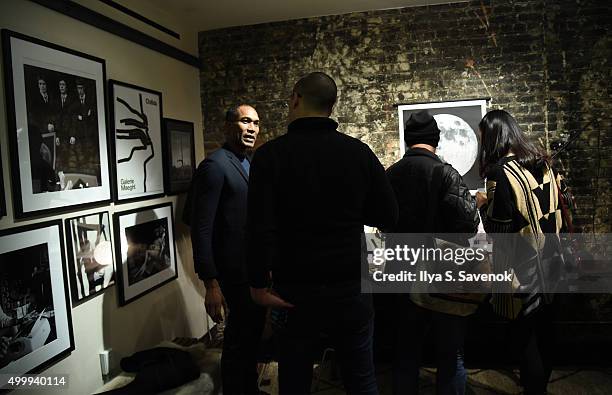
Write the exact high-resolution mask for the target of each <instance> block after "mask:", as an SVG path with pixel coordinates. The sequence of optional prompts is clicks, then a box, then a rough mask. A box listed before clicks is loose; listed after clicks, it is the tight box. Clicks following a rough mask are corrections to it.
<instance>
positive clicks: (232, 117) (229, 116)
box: [225, 103, 255, 122]
mask: <svg viewBox="0 0 612 395" xmlns="http://www.w3.org/2000/svg"><path fill="white" fill-rule="evenodd" d="M243 106H246V107H251V108H255V107H253V106H251V105H250V104H245V103H240V104H238V105H235V106H232V107H230V108H228V109H227V111H226V112H225V122H233V121H237V120H238V115H240V112H239V111H238V110H239V109H240V107H243Z"/></svg>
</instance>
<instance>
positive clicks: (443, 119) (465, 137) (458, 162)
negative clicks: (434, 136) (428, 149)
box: [433, 114, 478, 176]
mask: <svg viewBox="0 0 612 395" xmlns="http://www.w3.org/2000/svg"><path fill="white" fill-rule="evenodd" d="M433 117H434V119H435V120H436V122H437V123H438V128H439V129H440V142H439V143H438V148H437V150H436V154H437V155H438V156H439V157H440V158H442V159H443V160H444V161H445V162H447V163H449V164H451V165H452V166H453V167H454V168H455V169H456V170H457V171H458V172H459V174H461V175H462V176H463V175H465V173H467V172H468V171H470V169H471V168H472V166H473V165H474V162H475V161H476V157H477V156H478V139H477V138H476V133H475V132H474V130H473V129H472V128H471V127H470V125H468V123H467V122H465V121H464V120H463V119H461V118H459V117H458V116H456V115H452V114H437V115H434V116H433Z"/></svg>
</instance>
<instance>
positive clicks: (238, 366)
mask: <svg viewBox="0 0 612 395" xmlns="http://www.w3.org/2000/svg"><path fill="white" fill-rule="evenodd" d="M221 291H222V292H223V296H224V297H225V301H226V303H227V307H228V310H229V313H228V315H227V317H226V323H225V332H224V336H223V354H222V355H221V380H222V382H223V393H224V394H226V395H227V394H255V393H258V392H259V388H258V386H257V378H258V375H257V353H258V351H259V345H260V342H261V333H262V331H263V326H264V322H265V316H266V310H265V308H263V307H261V306H258V305H256V304H255V303H254V302H253V300H252V299H251V293H250V290H249V285H248V284H239V285H228V284H221Z"/></svg>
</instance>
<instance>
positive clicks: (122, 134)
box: [109, 80, 164, 203]
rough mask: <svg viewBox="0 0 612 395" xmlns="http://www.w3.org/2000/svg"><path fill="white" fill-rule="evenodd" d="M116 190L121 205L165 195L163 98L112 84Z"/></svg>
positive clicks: (135, 87)
mask: <svg viewBox="0 0 612 395" xmlns="http://www.w3.org/2000/svg"><path fill="white" fill-rule="evenodd" d="M109 85H110V92H111V94H110V98H111V113H112V117H111V118H112V136H113V144H112V146H113V160H114V163H115V166H114V169H115V174H114V176H115V189H114V191H113V195H114V196H113V198H114V199H115V201H116V202H118V203H123V202H127V201H135V200H142V199H150V198H154V197H159V196H163V194H164V169H163V158H162V156H163V152H162V144H163V143H162V94H161V93H160V92H157V91H154V90H151V89H147V88H141V87H139V86H135V85H130V84H127V83H125V82H119V81H112V80H111V81H109Z"/></svg>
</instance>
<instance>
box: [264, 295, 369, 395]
mask: <svg viewBox="0 0 612 395" xmlns="http://www.w3.org/2000/svg"><path fill="white" fill-rule="evenodd" d="M359 286H360V284H359V283H357V284H356V285H354V284H350V285H348V286H346V285H332V286H314V285H312V286H307V287H305V289H304V290H301V289H299V287H295V286H294V287H291V286H288V287H285V288H283V287H279V288H276V290H277V291H278V293H279V295H281V297H283V298H284V299H285V300H286V301H288V302H290V303H292V304H294V305H295V307H294V308H293V309H290V310H287V320H286V326H285V327H284V328H283V329H280V330H279V331H278V333H277V336H278V341H279V352H278V354H279V355H278V381H279V383H278V385H279V393H280V394H281V395H284V394H287V395H289V394H291V395H295V394H310V389H311V388H310V387H311V384H312V377H313V370H312V368H313V362H314V361H315V360H316V359H318V358H321V354H318V355H315V353H316V352H317V350H319V349H320V348H319V347H320V346H321V344H320V340H321V335H322V334H323V335H325V336H326V337H327V338H328V339H329V341H330V342H331V344H330V345H331V346H333V347H334V348H335V350H336V355H337V356H338V361H339V363H340V370H341V375H342V381H343V383H344V389H345V391H346V393H347V394H360V395H377V394H378V387H377V385H376V377H375V373H374V354H373V347H372V341H373V331H374V326H373V324H374V309H373V306H372V295H369V294H361V293H360V288H359Z"/></svg>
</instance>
